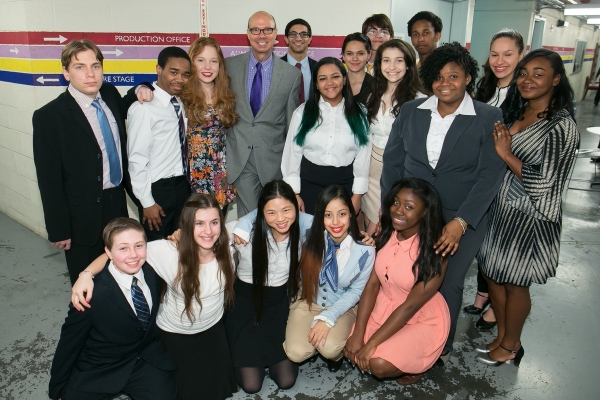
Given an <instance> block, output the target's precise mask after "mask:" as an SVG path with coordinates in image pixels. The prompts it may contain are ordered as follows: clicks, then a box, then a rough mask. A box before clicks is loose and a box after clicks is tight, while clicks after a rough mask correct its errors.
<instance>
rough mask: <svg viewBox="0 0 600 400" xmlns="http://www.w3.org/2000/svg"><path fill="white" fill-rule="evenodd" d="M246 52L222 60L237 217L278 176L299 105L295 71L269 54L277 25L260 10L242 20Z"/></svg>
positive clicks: (229, 173)
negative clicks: (232, 116)
mask: <svg viewBox="0 0 600 400" xmlns="http://www.w3.org/2000/svg"><path fill="white" fill-rule="evenodd" d="M247 34H248V41H249V42H250V46H251V47H252V50H251V51H249V52H248V53H245V54H241V55H239V56H235V57H231V58H228V59H227V74H228V75H229V77H230V78H231V88H232V90H233V91H234V93H235V94H236V97H237V100H236V112H237V113H238V115H239V120H238V123H237V125H235V126H234V127H232V128H229V129H228V130H227V179H228V181H229V182H230V183H233V184H234V185H235V187H236V189H237V192H238V197H237V201H238V216H243V215H246V214H247V213H248V212H249V211H252V210H253V209H255V208H256V204H257V201H258V195H259V193H260V191H261V189H262V187H263V186H264V185H265V184H266V183H267V182H270V181H272V180H273V179H281V178H282V175H281V156H282V154H283V146H284V144H285V138H286V135H287V131H288V126H289V124H290V120H291V118H292V113H293V112H294V110H295V109H296V107H298V105H299V95H300V77H301V73H300V71H299V70H298V69H297V68H294V67H293V66H291V65H290V64H289V63H287V62H285V61H282V60H280V59H279V58H277V57H275V56H274V55H273V52H272V50H273V46H274V45H275V38H276V37H277V26H276V25H275V19H274V18H273V16H272V15H271V14H269V13H267V12H265V11H258V12H256V13H254V14H253V15H252V16H251V17H250V19H249V20H248V32H247Z"/></svg>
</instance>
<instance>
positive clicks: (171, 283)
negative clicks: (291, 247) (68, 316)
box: [72, 194, 237, 400]
mask: <svg viewBox="0 0 600 400" xmlns="http://www.w3.org/2000/svg"><path fill="white" fill-rule="evenodd" d="M179 227H180V237H179V242H178V243H177V244H175V243H173V242H171V241H167V240H156V241H153V242H150V243H148V249H147V258H146V260H147V262H148V264H149V265H150V266H152V268H154V270H155V271H156V273H157V274H158V275H159V276H160V277H161V278H162V279H163V280H164V281H165V283H166V290H165V291H164V294H163V296H162V300H161V303H160V306H159V309H158V314H157V317H156V325H157V326H158V327H159V328H160V331H161V337H160V338H161V341H162V342H163V344H164V345H165V347H166V349H167V351H168V352H169V354H170V355H171V358H173V361H174V362H175V366H176V368H177V369H176V371H175V372H174V378H175V383H176V384H177V390H178V394H179V395H180V396H181V398H182V399H183V400H188V399H190V400H191V399H199V398H203V399H225V398H227V397H230V396H231V395H232V394H233V393H234V392H236V391H237V385H236V382H235V378H234V374H233V365H232V361H231V353H230V350H229V345H228V343H227V338H226V335H225V325H224V323H223V314H224V309H225V306H229V305H231V304H232V303H233V298H234V295H233V280H234V271H233V263H232V261H231V254H230V252H229V236H228V235H227V230H226V229H225V223H224V218H223V213H222V212H221V208H220V206H219V203H218V202H217V201H216V200H215V198H214V197H212V196H210V195H207V194H193V195H192V196H190V198H189V199H188V200H187V201H186V203H185V205H184V206H183V210H182V211H181V217H180V219H179ZM106 260H107V256H106V255H102V256H100V257H98V258H97V259H96V260H95V261H94V262H93V263H92V264H91V265H90V266H88V267H87V268H86V270H88V271H90V272H92V274H94V275H95V274H97V273H98V272H100V271H101V270H102V269H103V268H104V265H105V263H106ZM93 285H94V284H93V281H92V278H91V274H83V275H81V276H80V277H79V279H78V280H77V282H75V285H73V289H72V292H73V297H72V300H73V304H74V305H75V306H76V307H77V308H79V309H81V305H82V304H87V303H85V297H86V296H84V294H83V293H84V292H87V293H88V297H89V296H91V293H92V290H93Z"/></svg>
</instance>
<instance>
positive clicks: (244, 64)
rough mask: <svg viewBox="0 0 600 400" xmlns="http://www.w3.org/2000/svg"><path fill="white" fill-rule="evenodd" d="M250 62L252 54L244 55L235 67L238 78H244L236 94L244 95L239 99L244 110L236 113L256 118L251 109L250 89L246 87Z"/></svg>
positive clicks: (239, 82) (239, 83)
mask: <svg viewBox="0 0 600 400" xmlns="http://www.w3.org/2000/svg"><path fill="white" fill-rule="evenodd" d="M250 51H251V50H250ZM249 62H250V52H247V53H244V54H242V55H241V56H240V58H239V62H238V65H237V66H235V68H234V69H237V71H235V72H234V73H235V74H236V75H237V76H238V77H242V79H241V81H238V88H239V90H236V91H235V92H236V93H243V98H241V99H238V104H241V105H242V107H243V110H239V111H238V110H236V111H237V112H238V113H240V114H245V115H249V116H250V117H252V118H254V115H253V114H252V107H250V100H249V96H250V94H249V93H248V88H247V87H246V81H247V80H248V63H249ZM231 79H233V78H231ZM238 79H239V78H238Z"/></svg>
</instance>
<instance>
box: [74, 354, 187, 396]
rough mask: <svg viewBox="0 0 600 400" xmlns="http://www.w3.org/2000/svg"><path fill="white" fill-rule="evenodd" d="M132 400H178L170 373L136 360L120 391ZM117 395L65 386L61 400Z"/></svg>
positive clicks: (141, 360)
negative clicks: (83, 390) (82, 390)
mask: <svg viewBox="0 0 600 400" xmlns="http://www.w3.org/2000/svg"><path fill="white" fill-rule="evenodd" d="M121 392H122V393H125V394H127V395H129V396H130V397H131V398H132V399H133V400H178V399H179V396H178V395H177V388H176V387H175V380H174V379H173V376H172V373H171V372H169V371H163V370H161V369H158V368H156V367H154V366H152V365H150V364H148V363H147V362H145V361H144V360H143V359H141V358H140V359H138V360H137V362H136V364H135V367H134V369H133V371H132V372H131V376H130V377H129V380H128V381H127V384H126V385H125V387H124V388H123V390H122V391H121ZM116 394H117V393H111V394H107V393H87V392H80V391H78V390H74V389H72V388H70V387H68V386H67V390H66V391H65V394H64V395H63V396H62V400H108V399H112V398H114V397H115V395H116Z"/></svg>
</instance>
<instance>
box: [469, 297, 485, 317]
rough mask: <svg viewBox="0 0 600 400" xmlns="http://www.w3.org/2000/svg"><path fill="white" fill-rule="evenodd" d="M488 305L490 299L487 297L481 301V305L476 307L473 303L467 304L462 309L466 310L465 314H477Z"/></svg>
mask: <svg viewBox="0 0 600 400" xmlns="http://www.w3.org/2000/svg"><path fill="white" fill-rule="evenodd" d="M489 305H490V299H487V300H486V301H485V303H483V307H481V308H478V307H475V305H474V304H471V305H469V306H466V307H465V308H463V311H464V312H466V313H467V314H473V315H479V314H481V313H482V312H483V310H485V309H486V308H487V306H489Z"/></svg>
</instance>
